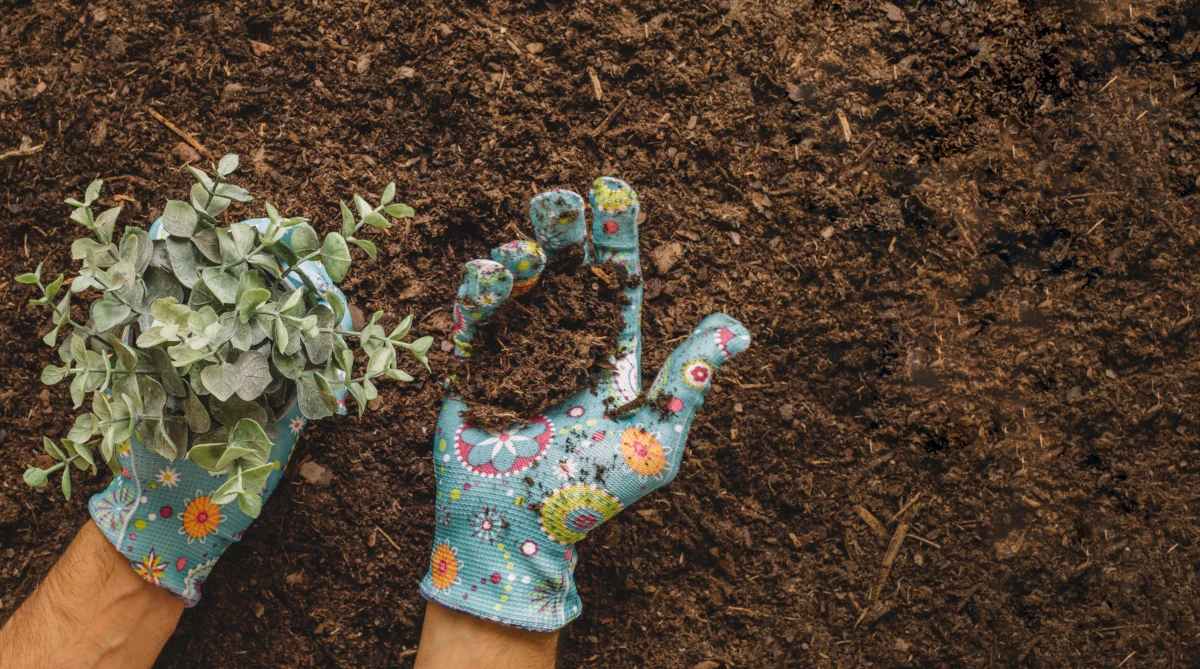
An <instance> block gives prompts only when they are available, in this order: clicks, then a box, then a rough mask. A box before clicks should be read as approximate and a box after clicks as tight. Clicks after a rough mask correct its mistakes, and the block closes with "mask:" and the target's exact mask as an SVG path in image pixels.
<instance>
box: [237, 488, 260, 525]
mask: <svg viewBox="0 0 1200 669" xmlns="http://www.w3.org/2000/svg"><path fill="white" fill-rule="evenodd" d="M237 503H238V508H239V509H241V510H242V513H244V514H246V516H247V517H249V518H251V519H254V518H258V514H260V513H262V504H263V500H262V496H261V495H260V494H259V493H254V492H244V493H240V494H238V496H237Z"/></svg>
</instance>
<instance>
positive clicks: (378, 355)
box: [367, 346, 395, 378]
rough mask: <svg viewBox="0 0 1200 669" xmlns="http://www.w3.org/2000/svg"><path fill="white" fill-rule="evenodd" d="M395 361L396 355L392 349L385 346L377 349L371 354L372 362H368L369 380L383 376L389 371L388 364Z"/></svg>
mask: <svg viewBox="0 0 1200 669" xmlns="http://www.w3.org/2000/svg"><path fill="white" fill-rule="evenodd" d="M394 359H395V353H393V352H392V349H391V347H388V346H384V347H382V348H377V349H375V352H374V353H372V354H371V358H370V360H368V361H367V378H372V377H376V376H382V375H383V374H384V373H385V372H387V369H388V363H390V362H392V361H393V360H394Z"/></svg>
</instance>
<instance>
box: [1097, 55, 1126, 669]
mask: <svg viewBox="0 0 1200 669" xmlns="http://www.w3.org/2000/svg"><path fill="white" fill-rule="evenodd" d="M1120 78H1121V75H1119V74H1117V75H1113V78H1112V79H1109V80H1108V83H1107V84H1104V88H1101V89H1100V93H1103V92H1104V91H1107V90H1108V87H1109V86H1112V85H1113V83H1114V82H1115V81H1116V80H1117V79H1120ZM1122 664H1124V662H1122Z"/></svg>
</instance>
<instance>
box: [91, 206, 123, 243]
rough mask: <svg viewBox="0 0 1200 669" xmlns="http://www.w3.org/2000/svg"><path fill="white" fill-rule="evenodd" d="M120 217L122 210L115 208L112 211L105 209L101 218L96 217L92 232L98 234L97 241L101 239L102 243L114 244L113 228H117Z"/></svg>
mask: <svg viewBox="0 0 1200 669" xmlns="http://www.w3.org/2000/svg"><path fill="white" fill-rule="evenodd" d="M120 215H121V208H120V207H113V208H111V209H105V210H104V211H102V212H100V215H99V216H97V217H96V221H95V223H93V228H92V230H93V231H94V232H95V233H96V239H99V240H100V243H102V244H111V243H112V234H113V228H114V227H116V225H117V217H118V216H120Z"/></svg>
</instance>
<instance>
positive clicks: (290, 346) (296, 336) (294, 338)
mask: <svg viewBox="0 0 1200 669" xmlns="http://www.w3.org/2000/svg"><path fill="white" fill-rule="evenodd" d="M283 327H284V329H285V330H286V331H287V337H288V341H287V346H285V347H283V352H284V353H286V354H288V355H293V354H295V353H297V352H299V351H300V347H301V346H303V345H304V338H303V337H301V336H300V330H298V329H297V328H296V326H294V325H292V324H291V323H284V325H283Z"/></svg>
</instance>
